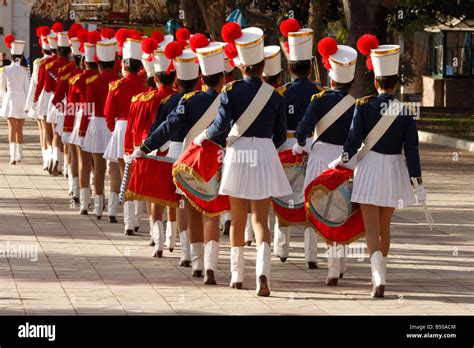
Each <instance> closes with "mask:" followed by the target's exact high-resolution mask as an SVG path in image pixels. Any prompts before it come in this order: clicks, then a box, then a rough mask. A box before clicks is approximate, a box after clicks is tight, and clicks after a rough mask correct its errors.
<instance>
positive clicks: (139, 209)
mask: <svg viewBox="0 0 474 348" xmlns="http://www.w3.org/2000/svg"><path fill="white" fill-rule="evenodd" d="M133 203H134V204H135V232H137V231H138V229H139V228H140V225H141V223H142V219H141V217H142V213H143V203H144V202H143V201H133Z"/></svg>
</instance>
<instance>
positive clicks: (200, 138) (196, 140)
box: [193, 129, 207, 146]
mask: <svg viewBox="0 0 474 348" xmlns="http://www.w3.org/2000/svg"><path fill="white" fill-rule="evenodd" d="M206 139H207V132H206V129H205V130H204V131H203V132H201V134H199V135H198V136H197V137H196V138H194V140H193V143H194V144H196V145H197V146H201V145H202V142H203V141H204V140H206Z"/></svg>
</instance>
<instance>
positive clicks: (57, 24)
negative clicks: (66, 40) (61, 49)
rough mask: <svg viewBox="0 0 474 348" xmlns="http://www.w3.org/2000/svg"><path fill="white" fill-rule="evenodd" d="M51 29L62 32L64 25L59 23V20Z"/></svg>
mask: <svg viewBox="0 0 474 348" xmlns="http://www.w3.org/2000/svg"><path fill="white" fill-rule="evenodd" d="M51 29H52V30H53V31H54V32H55V33H60V32H62V31H64V26H63V25H62V24H61V23H59V22H56V23H54V24H53V25H52V26H51Z"/></svg>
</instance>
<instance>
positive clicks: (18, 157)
mask: <svg viewBox="0 0 474 348" xmlns="http://www.w3.org/2000/svg"><path fill="white" fill-rule="evenodd" d="M22 159H23V144H19V143H17V144H16V151H15V160H16V161H17V162H21V160H22Z"/></svg>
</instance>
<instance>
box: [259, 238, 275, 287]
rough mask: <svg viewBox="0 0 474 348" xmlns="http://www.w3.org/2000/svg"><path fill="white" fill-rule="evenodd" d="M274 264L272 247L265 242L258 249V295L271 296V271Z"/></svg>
mask: <svg viewBox="0 0 474 348" xmlns="http://www.w3.org/2000/svg"><path fill="white" fill-rule="evenodd" d="M271 264H272V255H271V252H270V246H269V245H268V243H267V242H263V243H262V244H260V245H259V246H258V248H257V264H256V267H255V273H256V282H257V290H256V292H257V295H258V296H269V295H270V269H271Z"/></svg>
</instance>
